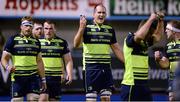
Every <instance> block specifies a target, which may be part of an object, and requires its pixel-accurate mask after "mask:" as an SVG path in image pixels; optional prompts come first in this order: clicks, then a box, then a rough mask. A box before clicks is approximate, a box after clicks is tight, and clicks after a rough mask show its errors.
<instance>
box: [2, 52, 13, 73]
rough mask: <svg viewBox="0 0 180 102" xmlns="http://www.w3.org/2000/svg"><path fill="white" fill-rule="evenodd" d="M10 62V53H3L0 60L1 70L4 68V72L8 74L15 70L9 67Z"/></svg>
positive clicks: (11, 66)
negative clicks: (6, 71)
mask: <svg viewBox="0 0 180 102" xmlns="http://www.w3.org/2000/svg"><path fill="white" fill-rule="evenodd" d="M10 60H11V53H9V52H7V51H3V54H2V58H1V63H2V66H3V68H5V70H8V71H9V72H14V71H15V69H16V68H15V66H13V65H9V61H10Z"/></svg>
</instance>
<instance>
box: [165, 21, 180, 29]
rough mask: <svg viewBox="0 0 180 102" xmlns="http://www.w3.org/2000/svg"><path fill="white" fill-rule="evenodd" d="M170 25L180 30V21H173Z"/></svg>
mask: <svg viewBox="0 0 180 102" xmlns="http://www.w3.org/2000/svg"><path fill="white" fill-rule="evenodd" d="M168 24H171V25H172V26H173V27H175V28H178V29H180V21H177V20H172V21H170V22H168Z"/></svg>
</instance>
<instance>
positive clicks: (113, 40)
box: [111, 29, 117, 44]
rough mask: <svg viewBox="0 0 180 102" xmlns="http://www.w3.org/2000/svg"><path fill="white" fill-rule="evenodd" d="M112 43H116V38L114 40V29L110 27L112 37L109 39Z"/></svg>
mask: <svg viewBox="0 0 180 102" xmlns="http://www.w3.org/2000/svg"><path fill="white" fill-rule="evenodd" d="M114 43H117V40H116V34H115V31H114V29H112V39H111V44H114Z"/></svg>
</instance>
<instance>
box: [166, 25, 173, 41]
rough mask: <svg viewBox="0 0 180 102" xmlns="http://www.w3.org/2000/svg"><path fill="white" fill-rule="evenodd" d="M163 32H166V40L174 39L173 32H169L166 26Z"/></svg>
mask: <svg viewBox="0 0 180 102" xmlns="http://www.w3.org/2000/svg"><path fill="white" fill-rule="evenodd" d="M169 25H170V24H169ZM165 32H166V35H167V39H169V40H171V39H174V33H175V32H173V31H172V30H170V29H169V28H168V27H167V26H166V31H165Z"/></svg>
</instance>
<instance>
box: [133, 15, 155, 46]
mask: <svg viewBox="0 0 180 102" xmlns="http://www.w3.org/2000/svg"><path fill="white" fill-rule="evenodd" d="M156 18H157V16H156V14H155V13H152V14H151V16H150V17H149V19H148V20H147V21H146V23H145V24H144V25H143V26H142V27H141V28H140V29H138V30H137V31H136V33H135V37H134V41H135V42H137V43H139V42H140V41H141V40H144V39H145V37H146V35H147V33H148V31H149V28H150V27H151V24H152V23H153V21H154V20H155V19H156Z"/></svg>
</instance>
